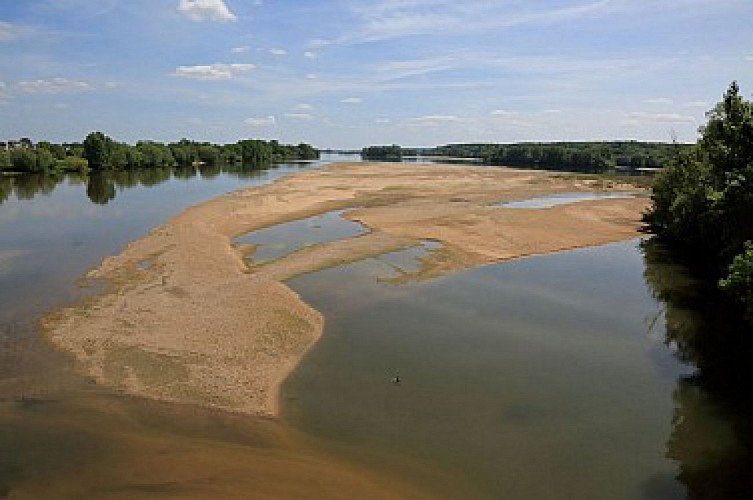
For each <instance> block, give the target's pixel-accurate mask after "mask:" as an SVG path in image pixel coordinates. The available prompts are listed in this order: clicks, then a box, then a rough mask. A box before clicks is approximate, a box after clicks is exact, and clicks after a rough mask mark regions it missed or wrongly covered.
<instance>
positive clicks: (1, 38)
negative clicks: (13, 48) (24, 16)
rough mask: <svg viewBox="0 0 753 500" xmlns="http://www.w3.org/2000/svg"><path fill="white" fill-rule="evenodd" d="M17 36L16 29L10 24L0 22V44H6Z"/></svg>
mask: <svg viewBox="0 0 753 500" xmlns="http://www.w3.org/2000/svg"><path fill="white" fill-rule="evenodd" d="M16 36H18V29H17V28H16V27H15V26H13V25H12V24H10V23H6V22H4V21H0V42H8V41H10V40H13V39H14V38H16Z"/></svg>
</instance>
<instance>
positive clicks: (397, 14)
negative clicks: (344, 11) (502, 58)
mask: <svg viewBox="0 0 753 500" xmlns="http://www.w3.org/2000/svg"><path fill="white" fill-rule="evenodd" d="M620 3H622V2H615V1H614V0H593V1H590V2H585V3H581V4H576V5H567V6H543V7H542V6H540V4H541V2H524V1H515V2H492V1H489V0H465V1H463V2H458V1H457V0H375V1H372V2H353V3H352V5H353V11H354V14H355V16H356V17H357V19H358V21H359V22H358V25H357V27H356V29H355V30H354V31H352V32H350V33H347V34H345V35H343V36H341V37H339V38H336V39H333V40H320V39H317V40H311V41H310V42H309V47H312V48H321V47H325V46H327V45H332V44H358V43H366V42H374V41H379V40H389V39H395V38H402V37H409V36H416V35H437V34H439V35H458V34H478V33H482V32H488V31H495V30H500V29H504V28H511V27H516V26H522V25H551V24H558V23H565V22H568V21H574V20H578V19H581V18H586V17H595V16H597V15H599V14H602V13H604V12H606V11H608V10H609V9H610V8H612V7H615V6H616V5H615V4H620Z"/></svg>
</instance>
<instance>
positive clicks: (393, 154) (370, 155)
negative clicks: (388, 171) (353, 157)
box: [361, 144, 403, 161]
mask: <svg viewBox="0 0 753 500" xmlns="http://www.w3.org/2000/svg"><path fill="white" fill-rule="evenodd" d="M361 158H363V159H364V160H383V161H400V160H402V159H403V149H402V148H401V147H400V146H398V145H396V144H393V145H392V146H370V147H368V148H363V150H362V151H361Z"/></svg>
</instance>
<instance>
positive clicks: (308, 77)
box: [306, 73, 319, 80]
mask: <svg viewBox="0 0 753 500" xmlns="http://www.w3.org/2000/svg"><path fill="white" fill-rule="evenodd" d="M317 78H319V77H318V76H316V75H315V74H314V73H309V74H308V75H306V80H316V79H317Z"/></svg>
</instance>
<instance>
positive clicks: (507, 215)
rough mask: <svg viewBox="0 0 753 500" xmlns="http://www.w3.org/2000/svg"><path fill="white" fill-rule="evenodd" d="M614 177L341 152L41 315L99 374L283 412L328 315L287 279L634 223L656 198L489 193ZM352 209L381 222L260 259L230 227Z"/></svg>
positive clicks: (598, 238) (467, 262)
mask: <svg viewBox="0 0 753 500" xmlns="http://www.w3.org/2000/svg"><path fill="white" fill-rule="evenodd" d="M596 189H609V190H616V191H620V190H623V191H633V192H634V191H635V187H633V186H628V185H621V184H618V183H615V182H613V181H594V180H584V179H580V178H577V177H575V176H572V177H570V176H563V175H555V174H552V173H547V172H541V171H530V170H513V169H497V168H483V167H468V166H451V165H410V164H379V163H369V164H362V163H357V164H334V165H330V166H328V167H326V168H323V169H321V170H316V171H307V172H301V173H298V174H295V175H293V176H290V177H286V178H283V179H281V180H278V181H277V182H275V183H273V184H270V185H268V186H264V187H260V188H250V189H246V190H241V191H237V192H234V193H229V194H227V195H223V196H220V197H218V198H215V199H213V200H210V201H207V202H205V203H202V204H199V205H197V206H194V207H191V208H189V209H187V210H185V211H184V212H183V213H181V214H179V215H177V216H176V217H174V218H173V219H171V220H170V221H168V222H167V223H165V224H163V225H162V226H160V227H158V228H155V229H154V230H152V231H151V232H150V233H149V234H148V235H146V236H145V237H143V238H141V239H139V240H137V241H135V242H133V243H131V244H129V245H128V246H127V247H126V248H125V249H124V250H123V252H121V253H120V254H119V255H116V256H112V257H108V258H106V259H105V260H104V261H103V262H102V263H101V265H100V266H99V267H98V268H96V269H94V270H92V271H91V272H90V273H89V277H90V278H97V279H101V280H103V281H104V282H105V283H107V284H108V287H107V291H106V292H104V293H102V294H101V295H97V296H95V297H92V298H90V299H87V300H86V301H84V302H82V303H79V304H76V305H74V306H72V307H68V308H65V309H62V310H60V311H56V312H54V313H51V314H50V315H48V316H47V317H46V318H44V320H43V327H44V329H45V332H46V335H47V338H48V339H50V340H51V342H52V343H53V344H54V345H56V346H57V347H59V348H61V349H63V350H65V351H68V352H70V353H71V354H73V356H74V357H75V359H76V362H77V366H78V367H79V368H80V370H81V371H82V372H84V373H86V374H87V375H89V376H91V377H93V378H94V379H95V380H96V381H97V382H99V383H101V384H105V385H108V386H111V387H114V388H117V389H119V390H122V391H124V392H126V393H129V394H134V395H139V396H145V397H149V398H154V399H159V400H165V401H176V402H183V403H193V404H199V405H203V406H209V407H216V408H222V409H226V410H231V411H236V412H242V413H249V414H257V415H275V414H276V413H277V412H278V393H279V387H280V385H281V383H282V382H283V381H284V380H285V378H286V377H287V375H288V374H289V373H290V372H291V371H292V370H293V369H294V367H295V366H296V364H297V363H298V362H299V360H300V359H301V358H302V356H303V355H304V354H305V352H306V351H307V350H308V349H309V348H310V347H311V346H312V345H313V344H314V343H315V342H316V340H317V339H318V338H319V337H320V336H321V334H322V331H323V327H324V319H323V318H322V316H321V314H319V313H318V312H317V311H315V310H314V309H312V308H311V307H309V306H308V305H307V304H305V303H304V302H303V301H301V299H300V298H299V297H298V296H297V295H296V294H295V293H294V292H293V291H291V290H290V289H289V288H288V287H286V286H285V285H284V283H283V281H284V280H286V279H289V278H291V277H293V276H296V275H299V274H302V273H307V272H311V271H315V270H317V269H322V268H325V267H329V266H334V265H338V264H341V263H344V262H353V261H357V260H359V259H363V258H365V257H369V256H373V255H378V254H381V253H385V252H389V251H394V250H398V249H401V248H408V247H411V246H414V245H417V244H418V243H420V242H421V241H422V240H435V241H438V242H441V243H442V246H441V248H439V249H437V250H435V251H432V252H431V253H429V254H428V255H427V256H426V257H425V258H424V259H423V260H422V262H421V268H420V270H419V271H417V272H416V273H415V275H413V276H410V277H408V278H410V279H427V278H431V277H435V276H440V275H443V274H447V273H450V272H453V271H457V270H459V269H464V268H470V267H474V266H478V265H483V264H488V263H492V262H497V261H501V260H505V259H512V258H516V257H520V256H526V255H537V254H544V253H550V252H555V251H560V250H566V249H570V248H576V247H582V246H590V245H596V244H603V243H608V242H613V241H619V240H624V239H627V238H631V237H634V236H635V235H636V234H637V232H638V230H639V228H640V214H641V212H642V211H643V210H644V209H645V208H646V206H647V200H646V199H645V198H630V199H604V200H599V201H587V202H579V203H575V204H572V205H563V206H557V207H552V208H547V209H514V210H513V209H505V208H499V207H494V206H492V205H493V204H495V203H498V202H501V201H513V200H520V199H526V198H531V197H535V196H541V195H546V194H551V193H558V192H568V191H592V190H596ZM341 209H351V210H350V211H349V212H347V213H346V217H348V218H350V219H352V220H356V221H359V222H361V223H362V224H364V225H366V226H367V227H368V228H369V229H370V232H369V233H368V234H366V235H361V236H357V237H354V238H350V239H345V240H340V241H335V242H330V243H324V244H320V245H316V246H314V247H309V248H305V249H303V250H300V251H298V252H295V253H293V254H291V255H288V256H285V257H283V258H281V259H279V260H277V261H274V262H272V263H269V264H266V265H264V266H261V267H258V268H249V267H248V266H247V264H246V262H245V260H244V258H243V253H242V251H241V249H239V248H237V247H235V246H234V245H233V243H232V241H233V238H235V237H237V236H240V235H242V234H246V233H248V232H251V231H254V230H257V229H261V228H264V227H268V226H272V225H275V224H280V223H283V222H288V221H291V220H297V219H302V218H305V217H310V216H313V215H318V214H322V213H325V212H329V211H332V210H341Z"/></svg>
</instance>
